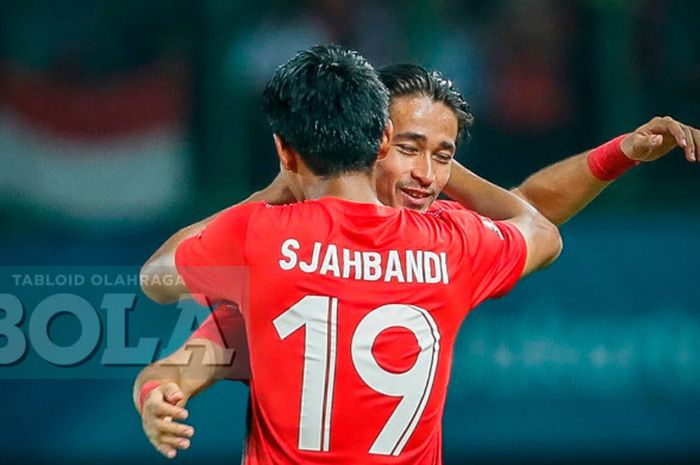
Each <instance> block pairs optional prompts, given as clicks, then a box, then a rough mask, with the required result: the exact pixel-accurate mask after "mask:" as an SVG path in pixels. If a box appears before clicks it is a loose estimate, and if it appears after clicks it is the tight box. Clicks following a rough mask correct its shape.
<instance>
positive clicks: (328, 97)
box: [263, 45, 389, 177]
mask: <svg viewBox="0 0 700 465" xmlns="http://www.w3.org/2000/svg"><path fill="white" fill-rule="evenodd" d="M263 110H264V111H265V114H266V116H267V119H268V122H269V123H270V127H271V128H272V132H274V133H275V134H277V135H278V136H279V137H281V138H282V140H283V141H284V143H286V144H289V146H290V147H292V148H293V149H294V150H296V151H297V152H298V153H299V156H300V157H301V158H302V160H303V161H304V163H306V165H307V166H308V167H309V169H310V170H311V171H312V172H313V173H314V174H315V175H317V176H325V177H329V176H336V175H339V174H342V173H346V172H353V171H368V170H370V169H371V168H372V166H373V165H374V162H375V161H376V160H377V154H378V152H379V146H380V143H381V139H382V134H383V132H384V129H385V128H386V126H387V124H388V122H389V92H388V90H387V89H386V87H385V86H384V84H382V82H381V81H380V80H379V77H378V75H377V72H376V71H375V69H374V68H373V67H372V66H371V65H370V64H369V63H368V62H367V60H365V59H364V58H363V57H362V55H360V54H359V53H357V52H355V51H353V50H347V49H344V48H342V47H339V46H337V45H322V46H316V47H312V48H311V49H309V50H304V51H301V52H299V53H297V54H296V56H294V57H293V58H292V59H291V60H289V61H288V62H287V63H285V64H284V65H282V66H280V67H279V68H278V69H277V71H276V72H275V74H274V76H273V77H272V79H271V80H270V81H269V82H268V83H267V86H266V87H265V90H264V91H263Z"/></svg>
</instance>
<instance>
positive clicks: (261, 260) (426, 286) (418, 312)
mask: <svg viewBox="0 0 700 465" xmlns="http://www.w3.org/2000/svg"><path fill="white" fill-rule="evenodd" d="M525 258H526V246H525V241H524V239H523V237H522V235H521V234H520V233H519V232H518V231H517V229H516V228H515V227H513V226H511V225H509V224H508V223H499V222H492V221H491V220H488V219H486V218H483V217H481V216H479V215H477V214H475V213H473V212H470V211H465V210H462V211H459V210H454V209H451V208H439V207H438V208H436V209H434V210H433V211H431V212H429V213H426V214H421V213H417V212H414V211H409V210H398V209H393V208H389V207H382V206H377V205H371V204H361V203H354V202H349V201H346V200H342V199H338V198H323V199H320V200H316V201H307V202H302V203H297V204H293V205H285V206H276V207H272V206H269V205H267V204H263V203H252V204H247V205H243V206H240V207H236V208H233V209H230V210H228V211H226V212H224V213H222V214H221V215H219V217H217V218H216V220H214V221H213V222H212V223H210V224H209V225H208V227H207V228H206V229H205V230H204V231H203V232H202V233H201V234H200V235H199V236H197V237H195V238H192V239H189V240H187V241H185V242H183V243H182V244H181V245H180V247H179V248H178V250H177V254H176V263H177V267H178V270H179V272H180V274H181V276H182V277H183V279H184V280H185V283H186V284H187V286H188V289H189V290H190V291H191V292H192V293H195V294H199V295H198V296H196V298H197V299H198V301H199V302H201V303H206V304H209V305H212V304H218V303H220V302H236V303H238V304H239V307H240V310H241V313H242V315H243V318H244V320H245V326H246V332H247V334H248V341H249V354H250V369H251V373H252V378H251V413H252V424H251V430H250V435H249V438H248V444H247V447H246V453H245V463H247V464H288V463H298V464H314V463H324V464H325V463H343V464H352V463H357V464H438V463H441V437H442V430H441V428H442V422H441V419H442V413H443V408H444V404H445V396H446V391H447V383H448V379H449V374H450V367H451V363H452V352H453V346H454V340H455V337H456V335H457V331H458V329H459V326H460V324H461V322H462V320H463V319H464V317H465V315H466V314H467V313H468V311H469V310H470V309H472V308H474V307H475V306H476V305H478V304H479V303H480V302H482V301H483V300H485V299H487V298H489V297H492V296H497V295H502V294H504V293H505V292H507V291H508V290H509V289H510V288H511V287H512V286H513V285H514V284H515V282H516V281H517V279H518V278H519V276H520V274H521V272H522V269H523V266H524V263H525Z"/></svg>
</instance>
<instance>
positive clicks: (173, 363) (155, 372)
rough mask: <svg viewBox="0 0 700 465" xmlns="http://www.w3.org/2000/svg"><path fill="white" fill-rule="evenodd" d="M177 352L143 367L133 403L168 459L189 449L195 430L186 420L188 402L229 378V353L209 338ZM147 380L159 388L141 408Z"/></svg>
mask: <svg viewBox="0 0 700 465" xmlns="http://www.w3.org/2000/svg"><path fill="white" fill-rule="evenodd" d="M186 345H187V347H185V346H183V347H181V348H180V349H178V350H177V351H175V353H173V354H172V355H170V356H169V357H166V358H164V359H162V360H160V361H158V362H155V363H153V364H151V365H149V366H147V367H146V368H144V369H143V370H142V371H141V373H140V374H139V376H138V377H137V378H136V381H135V382H134V388H133V400H134V406H135V407H136V410H137V411H138V412H139V414H140V415H141V423H142V426H143V430H144V433H145V434H146V436H147V437H148V439H149V440H150V441H151V443H152V444H153V446H154V447H155V448H156V449H157V450H158V451H159V452H161V453H162V454H163V455H165V456H166V457H168V458H174V457H175V455H176V454H177V449H187V448H189V446H190V439H191V438H192V436H193V435H194V429H193V428H192V427H191V426H189V425H186V424H184V423H181V422H180V421H177V420H185V419H187V417H188V416H189V412H188V411H187V410H186V409H185V405H186V403H187V401H188V400H189V399H190V398H191V397H192V396H194V395H196V394H197V393H199V392H201V391H203V390H204V389H206V388H207V387H209V386H211V385H212V384H214V383H215V382H216V381H218V380H219V379H223V378H224V377H225V375H226V362H227V360H226V353H225V351H224V349H223V348H222V347H219V346H218V345H216V344H214V343H212V342H211V341H208V340H206V339H192V340H190V341H188V342H187V344H186ZM148 381H156V382H158V383H159V385H158V387H157V388H155V389H153V390H152V391H150V392H149V393H148V394H147V396H146V398H145V399H144V403H143V408H141V405H140V397H141V389H142V388H143V385H144V384H145V383H146V382H148Z"/></svg>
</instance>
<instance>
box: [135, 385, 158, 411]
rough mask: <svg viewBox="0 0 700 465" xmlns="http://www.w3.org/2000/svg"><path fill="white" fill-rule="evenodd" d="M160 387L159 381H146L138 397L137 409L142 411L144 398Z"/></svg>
mask: <svg viewBox="0 0 700 465" xmlns="http://www.w3.org/2000/svg"><path fill="white" fill-rule="evenodd" d="M158 386H160V381H156V380H151V381H146V382H145V383H143V386H141V394H140V395H139V408H140V409H141V410H143V403H144V402H145V401H146V396H148V394H150V393H151V391H152V390H154V389H155V388H157V387H158Z"/></svg>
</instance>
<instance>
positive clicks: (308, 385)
mask: <svg viewBox="0 0 700 465" xmlns="http://www.w3.org/2000/svg"><path fill="white" fill-rule="evenodd" d="M337 314H338V299H336V298H332V297H324V296H306V297H304V298H303V299H301V300H300V301H299V302H297V303H296V304H294V305H293V306H292V307H290V308H289V309H288V310H287V311H285V312H284V313H283V314H281V315H280V316H278V317H277V318H276V319H275V320H274V322H273V324H274V325H275V328H276V329H277V333H278V334H279V336H280V338H282V339H285V338H286V337H287V336H289V335H290V334H292V333H294V332H295V331H297V330H298V329H300V328H301V327H302V326H306V341H305V347H304V377H303V380H302V388H301V389H302V392H301V414H300V419H299V449H301V450H313V451H326V452H327V451H328V450H329V449H330V424H331V415H332V410H333V386H334V381H335V359H336V350H337V326H338V319H337ZM397 326H398V327H402V328H405V329H407V330H409V331H411V333H413V335H414V336H415V337H416V340H417V341H418V346H419V347H420V351H419V353H418V357H417V359H416V362H415V363H414V365H413V366H412V367H411V368H410V369H409V370H407V371H405V372H403V373H392V372H390V371H387V370H385V369H384V368H382V367H381V366H380V365H379V363H378V362H377V360H376V359H375V358H374V355H373V354H372V346H373V345H374V341H375V340H376V338H377V337H378V336H379V334H380V333H381V332H382V331H384V330H386V329H388V328H391V327H397ZM439 341H440V334H439V333H438V329H437V325H436V324H435V320H433V317H432V316H431V315H430V313H428V312H427V311H426V310H424V309H422V308H420V307H416V306H414V305H403V304H389V305H383V306H381V307H379V308H376V309H374V310H372V311H371V312H369V313H368V314H367V315H366V316H365V317H364V318H363V319H362V321H360V323H359V324H358V325H357V328H356V329H355V333H354V335H353V338H352V343H351V348H350V350H351V354H352V361H353V364H354V365H355V369H356V370H357V373H358V374H359V375H360V378H362V380H363V381H364V382H365V383H366V384H367V385H368V386H369V387H371V388H372V389H374V390H375V391H377V392H379V393H381V394H384V395H387V396H392V397H401V398H402V399H401V401H400V402H399V404H398V406H397V407H396V409H395V410H394V412H393V413H392V414H391V416H390V417H389V420H388V421H387V422H386V424H385V425H384V427H383V428H382V430H381V431H380V432H379V435H378V436H377V439H376V440H375V441H374V443H373V444H372V446H371V447H370V449H369V452H370V453H372V454H379V455H399V454H400V453H401V451H402V450H403V448H404V447H405V445H406V443H407V442H408V440H409V439H410V437H411V435H412V434H413V431H414V430H415V429H416V426H417V425H418V422H419V421H420V418H421V415H422V414H423V411H424V410H425V406H426V405H427V403H428V399H429V398H430V392H431V390H432V387H433V383H434V381H435V372H436V370H437V363H438V354H439V352H440V342H439Z"/></svg>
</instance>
